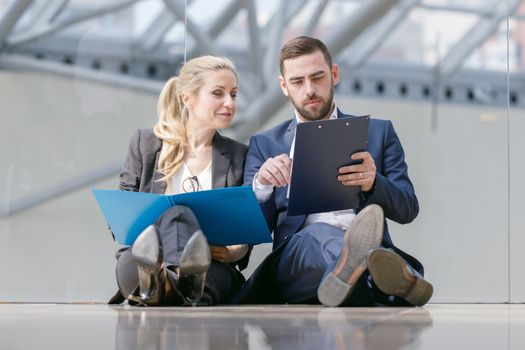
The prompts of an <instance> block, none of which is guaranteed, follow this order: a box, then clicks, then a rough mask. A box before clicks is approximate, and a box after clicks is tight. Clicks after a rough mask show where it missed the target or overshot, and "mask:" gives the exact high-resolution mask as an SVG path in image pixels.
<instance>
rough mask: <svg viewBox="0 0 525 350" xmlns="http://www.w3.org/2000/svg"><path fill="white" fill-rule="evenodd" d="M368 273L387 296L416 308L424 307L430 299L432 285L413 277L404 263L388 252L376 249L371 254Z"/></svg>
mask: <svg viewBox="0 0 525 350" xmlns="http://www.w3.org/2000/svg"><path fill="white" fill-rule="evenodd" d="M368 271H369V272H370V274H371V275H372V279H373V280H374V282H375V284H376V285H377V287H378V288H379V289H380V290H381V291H382V292H383V293H385V294H387V295H395V296H398V297H400V298H403V299H404V300H406V301H407V302H409V303H410V304H412V305H416V306H422V305H425V304H426V303H427V302H428V301H429V300H430V298H431V297H432V293H433V287H432V285H431V284H430V283H429V282H428V281H426V280H425V279H423V278H420V277H418V276H414V275H413V274H412V273H411V272H410V271H409V268H408V266H407V263H406V261H405V260H404V259H403V258H402V257H401V256H399V255H398V254H396V253H394V252H392V251H390V250H386V249H377V250H374V251H373V252H371V253H370V254H369V256H368Z"/></svg>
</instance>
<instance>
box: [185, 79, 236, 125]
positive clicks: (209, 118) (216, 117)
mask: <svg viewBox="0 0 525 350" xmlns="http://www.w3.org/2000/svg"><path fill="white" fill-rule="evenodd" d="M184 99H185V101H184V103H185V105H186V106H187V108H188V117H189V120H188V126H189V127H196V128H203V127H204V128H211V129H222V128H227V127H229V126H230V124H231V122H232V120H233V116H234V114H235V110H236V107H237V102H236V99H237V79H236V78H235V75H234V74H233V72H231V71H230V70H227V69H223V70H220V71H215V72H211V73H209V74H208V76H207V77H206V79H204V84H203V85H202V86H201V88H200V89H199V90H198V91H197V93H196V94H194V95H189V96H186V97H185V98H184Z"/></svg>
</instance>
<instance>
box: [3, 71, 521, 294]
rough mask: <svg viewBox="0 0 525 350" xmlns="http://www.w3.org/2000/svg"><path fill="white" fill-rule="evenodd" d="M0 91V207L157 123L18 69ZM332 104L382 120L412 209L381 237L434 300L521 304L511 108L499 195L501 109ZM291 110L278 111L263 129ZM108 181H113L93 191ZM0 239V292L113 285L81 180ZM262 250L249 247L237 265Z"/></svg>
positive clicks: (127, 106)
mask: <svg viewBox="0 0 525 350" xmlns="http://www.w3.org/2000/svg"><path fill="white" fill-rule="evenodd" d="M0 87H1V88H2V92H3V93H2V94H0V106H1V115H2V128H1V129H0V140H1V143H2V147H1V148H0V203H2V204H4V203H9V202H10V201H12V200H16V199H19V198H25V197H26V196H29V195H31V194H33V193H38V192H39V191H40V190H42V189H47V188H50V187H51V186H57V185H58V186H59V185H60V183H61V182H63V181H67V180H70V179H74V178H75V177H76V176H80V175H81V174H83V173H85V172H86V171H90V170H93V169H95V168H97V167H100V166H102V165H104V164H107V163H109V162H113V161H119V160H123V159H124V156H125V154H126V148H127V144H128V141H129V138H130V137H131V135H132V133H133V131H134V130H135V129H137V128H139V127H148V126H151V125H152V124H153V122H154V121H155V103H156V97H155V96H150V95H145V94H141V93H136V92H129V91H126V90H123V89H118V88H112V87H107V86H101V85H97V84H94V83H86V82H82V81H76V80H74V79H67V78H58V77H53V76H47V75H42V74H26V73H24V74H23V73H6V72H0ZM337 103H338V105H339V107H340V108H341V109H342V110H344V111H346V112H349V113H354V114H372V115H373V116H376V117H382V118H388V119H391V120H392V121H393V122H394V126H395V128H396V131H397V132H398V134H399V137H400V139H401V141H402V143H403V146H404V148H405V152H406V158H407V162H408V165H409V173H410V176H411V178H412V180H413V182H414V185H415V187H416V192H417V194H418V197H419V200H420V207H421V211H420V215H419V217H418V218H417V219H416V220H415V221H414V222H413V223H411V224H409V225H404V226H401V225H396V224H393V223H392V224H391V231H392V236H393V239H394V240H395V242H396V243H397V245H398V246H399V247H401V248H402V249H404V250H406V251H407V252H409V253H411V254H413V255H415V256H416V257H418V258H420V260H421V261H422V262H423V263H424V265H425V267H426V271H427V277H428V279H429V280H430V281H431V282H432V283H433V284H434V286H435V294H434V298H433V299H432V301H433V302H506V301H508V298H509V293H510V295H511V297H512V299H511V300H512V301H516V302H523V301H525V282H524V281H523V278H522V277H521V273H520V272H521V269H520V267H521V266H523V265H524V263H525V261H524V260H525V258H524V257H523V255H522V254H520V249H519V247H520V246H522V245H523V244H524V243H525V238H524V237H523V234H521V232H522V231H523V227H524V226H525V222H524V221H523V220H524V219H523V218H522V217H523V215H520V214H521V209H522V208H523V204H522V203H521V201H520V200H519V199H520V195H521V194H523V193H524V192H525V188H523V186H524V185H523V184H521V182H520V177H519V174H521V173H522V172H523V171H522V170H524V167H525V166H524V164H523V161H522V160H521V158H522V157H520V155H519V154H520V151H521V149H522V147H523V146H522V144H523V143H524V142H525V141H523V140H522V138H521V137H520V136H521V133H522V132H521V130H524V128H525V125H522V124H523V122H522V118H521V119H520V118H519V116H520V114H523V111H522V110H517V111H512V113H511V119H510V121H511V134H510V135H511V137H510V142H511V148H510V149H511V152H510V155H511V167H510V168H511V177H510V178H511V185H512V192H511V193H512V194H511V196H510V198H509V194H508V163H507V154H508V152H507V142H508V137H507V117H506V110H504V109H502V108H498V109H494V108H491V107H475V106H472V105H469V106H461V105H441V106H439V108H438V109H437V114H436V116H437V118H436V120H435V124H433V120H432V118H433V117H432V109H431V106H430V105H429V104H425V103H415V102H403V101H399V100H392V101H390V100H377V99H363V98H343V97H341V96H338V97H337ZM290 115H291V114H290V108H289V107H285V108H283V110H282V111H281V112H280V113H279V114H278V116H276V118H275V119H274V120H272V121H271V122H270V123H269V125H271V124H275V123H276V122H278V121H279V120H282V119H285V118H287V117H289V116H290ZM433 125H435V127H433ZM116 186H117V178H116V177H115V178H114V179H108V180H107V181H104V182H101V183H99V184H97V185H95V186H93V187H98V188H115V187H116ZM509 199H510V201H511V202H510V203H511V207H510V240H509ZM0 237H1V239H2V241H1V242H2V244H0V274H1V276H2V282H1V283H0V301H57V302H71V301H105V300H106V299H107V298H108V297H110V296H111V294H112V293H113V292H114V291H115V283H114V276H113V269H114V257H113V253H114V250H115V249H116V245H115V244H114V242H113V241H112V239H111V237H110V236H109V234H108V233H107V232H106V231H105V228H104V220H103V218H102V215H101V213H100V212H99V210H98V208H97V206H96V203H95V201H94V199H93V197H92V196H91V194H90V192H89V189H88V188H86V189H82V190H79V191H77V192H75V193H72V194H70V195H67V196H64V197H61V198H59V199H57V200H54V201H52V202H49V203H46V204H45V205H42V206H39V207H36V208H34V209H32V210H29V211H27V212H24V213H21V214H18V215H14V216H11V217H9V218H6V219H2V220H0ZM509 243H511V244H510V253H511V254H510V255H509ZM268 250H269V246H266V247H264V248H258V249H257V250H256V251H255V253H254V259H252V262H251V264H250V268H249V271H251V270H253V268H254V267H255V266H256V265H257V263H258V262H259V261H260V259H262V257H263V256H264V255H265V254H266V253H267V251H268ZM509 258H510V262H511V268H510V270H509V265H508V264H509ZM509 271H510V277H511V283H510V289H509V278H508V277H509Z"/></svg>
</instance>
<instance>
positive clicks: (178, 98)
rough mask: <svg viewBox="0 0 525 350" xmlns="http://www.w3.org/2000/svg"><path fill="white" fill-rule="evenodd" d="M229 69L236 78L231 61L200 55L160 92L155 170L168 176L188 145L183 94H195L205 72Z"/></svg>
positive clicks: (164, 178)
mask: <svg viewBox="0 0 525 350" xmlns="http://www.w3.org/2000/svg"><path fill="white" fill-rule="evenodd" d="M224 69H227V70H230V71H231V72H232V73H233V74H234V75H235V79H237V73H236V72H235V67H234V65H233V63H232V62H231V61H230V60H229V59H227V58H224V57H215V56H202V57H197V58H194V59H191V60H189V61H188V62H186V64H184V66H183V67H182V68H181V70H180V73H179V76H178V77H172V78H171V79H169V80H168V81H167V82H166V84H165V85H164V87H163V88H162V91H161V92H160V96H159V100H158V103H157V114H158V117H159V119H158V121H157V123H156V124H155V126H154V127H153V132H154V133H155V136H157V137H158V138H159V139H160V140H161V142H162V148H161V151H160V155H159V162H158V169H157V171H159V172H160V173H161V174H162V175H164V177H163V178H162V179H161V181H165V180H168V179H170V178H171V177H172V176H173V175H174V174H175V173H176V172H177V170H178V169H179V168H180V166H181V165H182V162H183V160H184V157H185V155H186V154H185V153H186V146H187V145H188V135H187V130H186V121H187V119H188V109H187V108H186V106H184V102H183V101H182V94H183V93H185V94H188V95H195V94H197V93H198V91H199V89H200V88H201V87H202V85H203V84H204V81H205V79H206V78H207V76H208V73H210V72H215V71H219V70H224Z"/></svg>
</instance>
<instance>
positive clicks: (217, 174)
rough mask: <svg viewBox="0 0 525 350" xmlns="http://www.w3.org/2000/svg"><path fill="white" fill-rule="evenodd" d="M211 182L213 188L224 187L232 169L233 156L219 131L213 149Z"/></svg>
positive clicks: (214, 139)
mask: <svg viewBox="0 0 525 350" xmlns="http://www.w3.org/2000/svg"><path fill="white" fill-rule="evenodd" d="M211 152H212V153H211V182H212V188H223V187H226V186H227V185H228V184H227V183H226V180H227V177H228V170H229V169H230V163H231V158H230V157H231V156H230V152H229V151H228V148H227V147H226V143H225V141H224V139H223V137H222V136H221V135H219V133H217V132H216V133H215V136H214V137H213V143H212V151H211Z"/></svg>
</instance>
